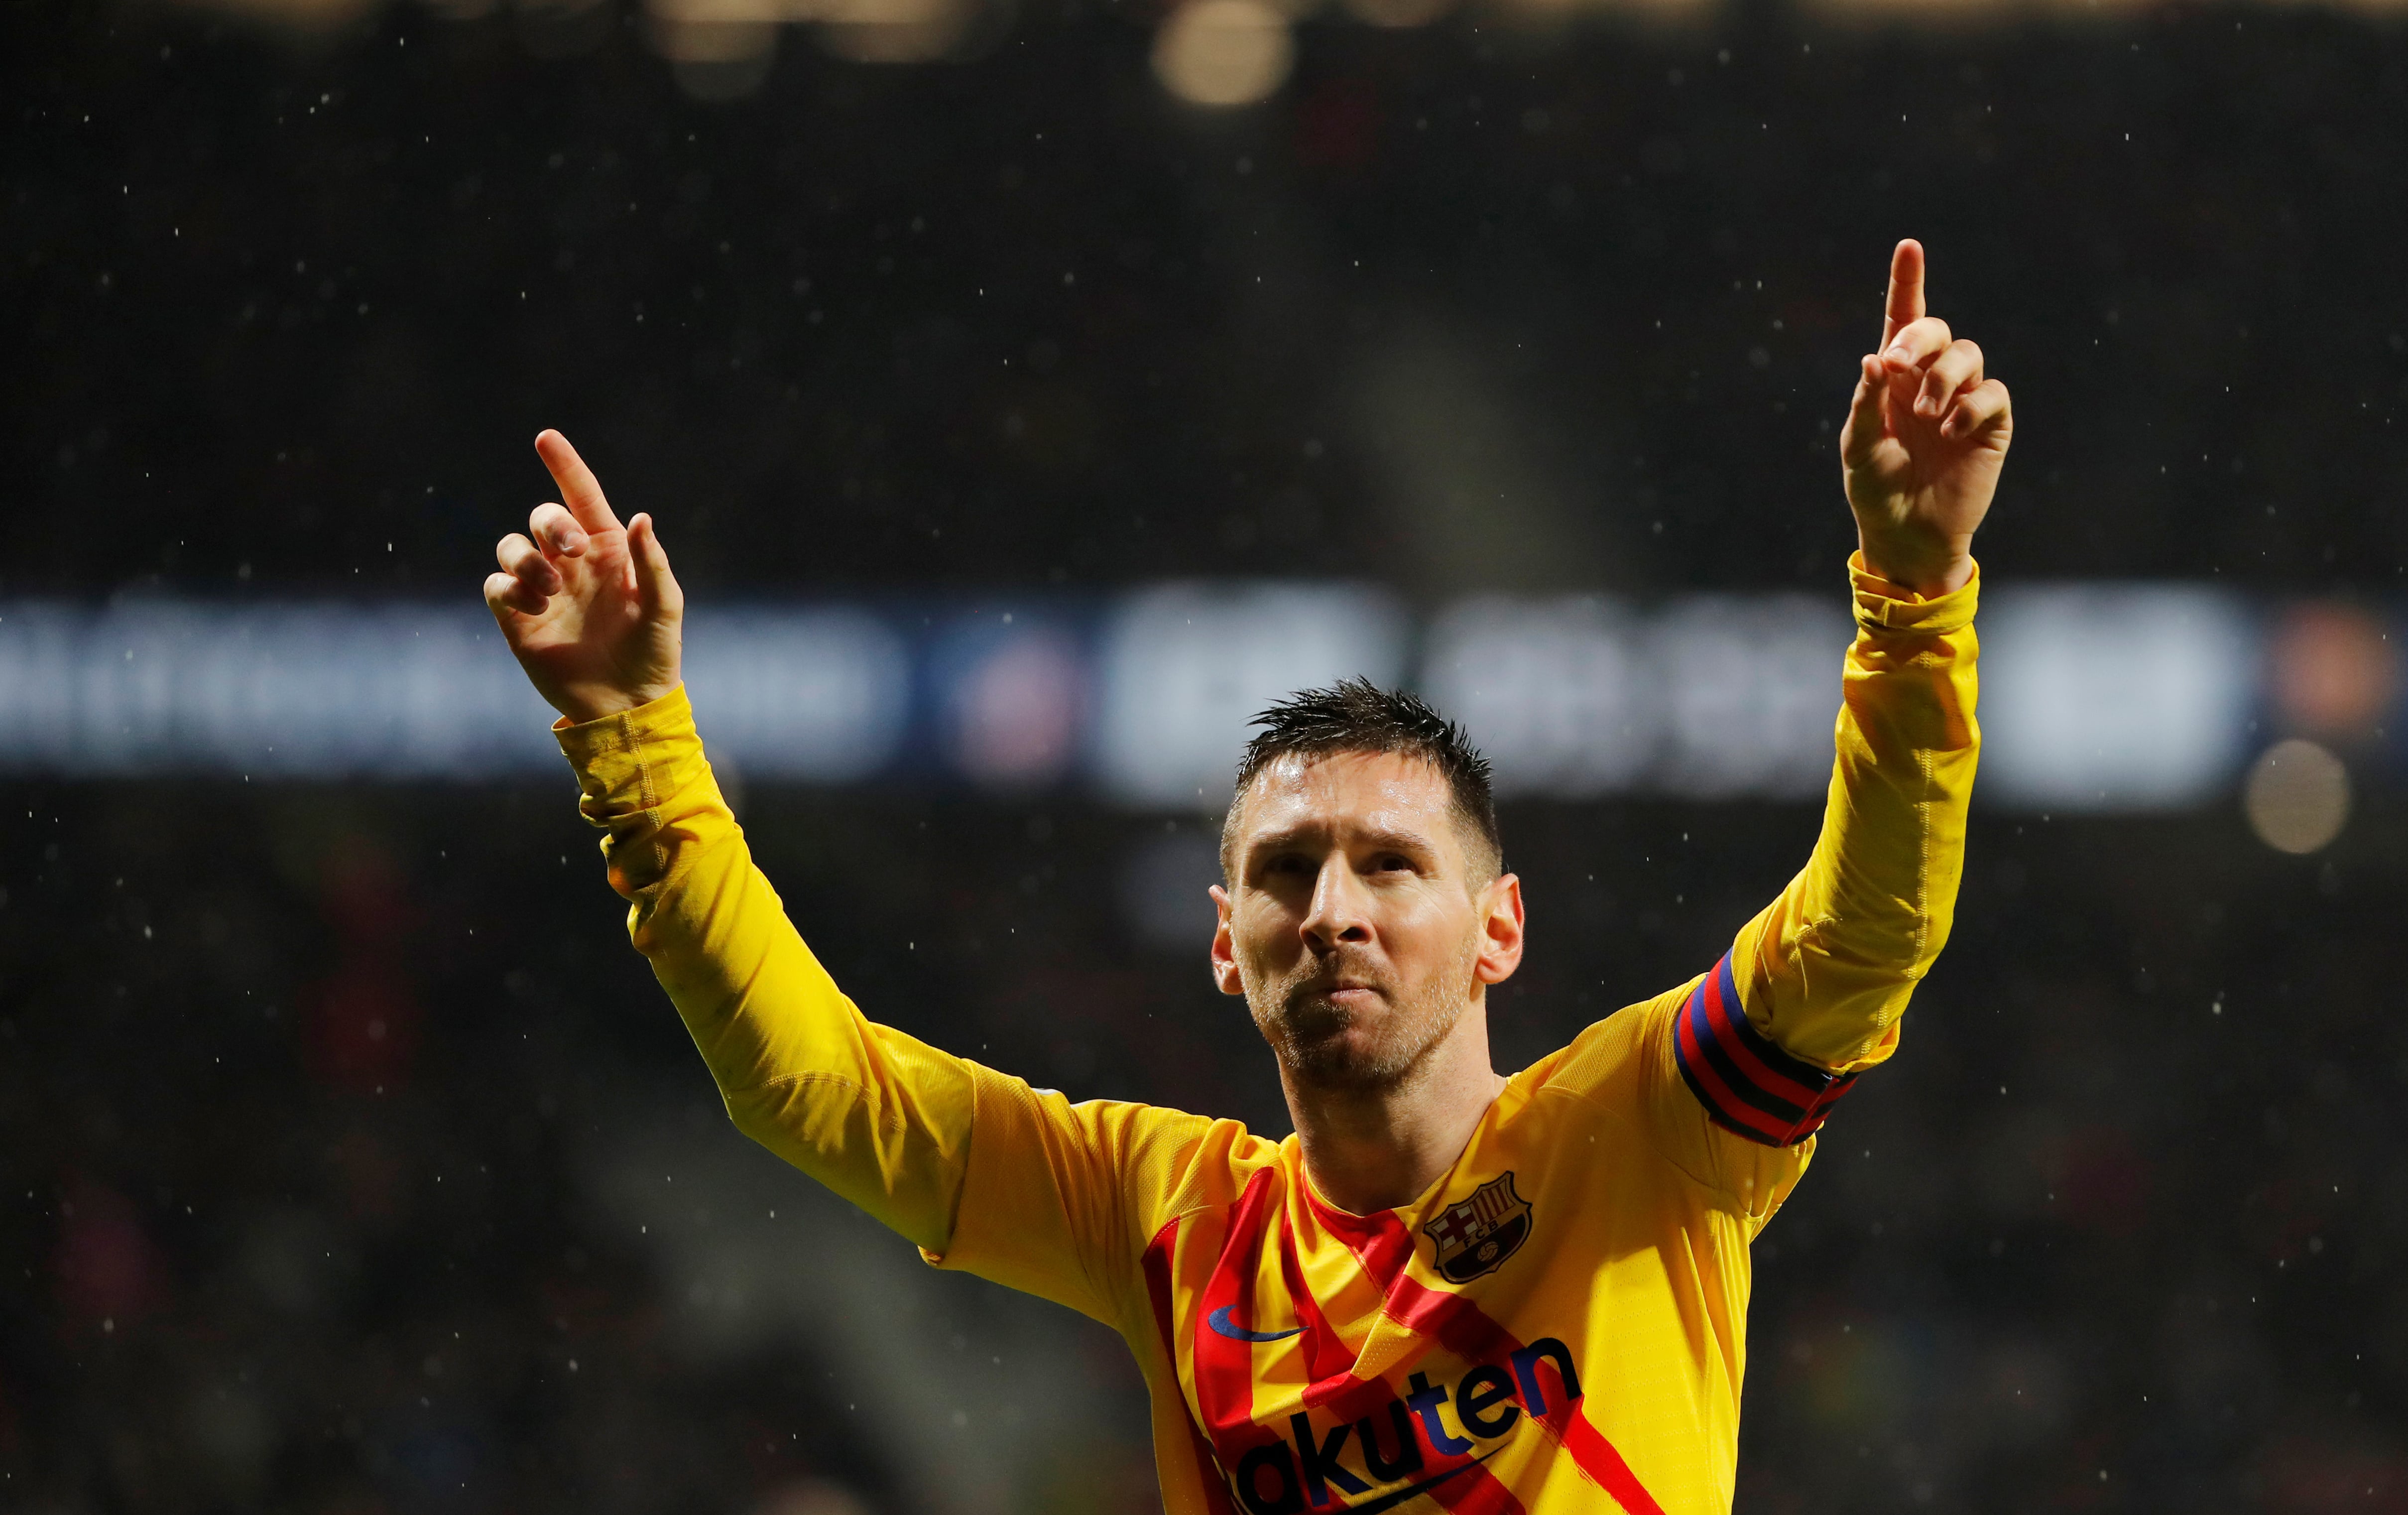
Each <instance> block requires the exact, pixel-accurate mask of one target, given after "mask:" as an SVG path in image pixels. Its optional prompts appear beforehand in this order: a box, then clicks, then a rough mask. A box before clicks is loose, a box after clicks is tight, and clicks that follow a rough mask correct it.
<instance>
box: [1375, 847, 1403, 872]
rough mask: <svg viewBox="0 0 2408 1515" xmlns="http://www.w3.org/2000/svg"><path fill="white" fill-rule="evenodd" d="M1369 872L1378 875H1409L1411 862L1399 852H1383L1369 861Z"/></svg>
mask: <svg viewBox="0 0 2408 1515" xmlns="http://www.w3.org/2000/svg"><path fill="white" fill-rule="evenodd" d="M1371 870H1372V872H1374V873H1412V871H1413V860H1412V858H1408V857H1406V856H1405V855H1404V854H1403V853H1401V852H1383V853H1382V854H1381V855H1380V856H1379V857H1377V858H1372V859H1371Z"/></svg>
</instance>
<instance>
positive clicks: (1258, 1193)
mask: <svg viewBox="0 0 2408 1515" xmlns="http://www.w3.org/2000/svg"><path fill="white" fill-rule="evenodd" d="M1853 578H1854V584H1855V602H1856V621H1857V626H1858V634H1857V636H1856V642H1855V643H1854V645H1853V646H1852V647H1851V648H1850V650H1849V653H1848V656H1847V663H1846V668H1845V672H1844V676H1843V681H1842V709H1841V713H1840V716H1839V722H1838V733H1837V741H1838V761H1837V764H1836V767H1835V770H1834V772H1833V775H1832V779H1831V786H1830V793H1829V801H1828V808H1827V810H1826V812H1825V817H1824V823H1823V830H1822V836H1821V839H1820V841H1819V842H1818V843H1817V844H1816V845H1815V848H1814V852H1813V857H1812V858H1811V859H1810V860H1809V861H1808V862H1807V865H1806V867H1805V870H1804V871H1803V872H1802V873H1799V874H1798V876H1797V877H1796V878H1795V879H1794V880H1792V881H1791V883H1790V884H1789V887H1787V888H1785V889H1784V890H1783V891H1782V893H1781V895H1780V897H1779V898H1778V899H1776V900H1775V901H1774V902H1772V903H1771V905H1770V906H1769V907H1768V908H1767V909H1766V910H1765V911H1764V912H1763V913H1762V914H1761V915H1759V916H1756V918H1755V919H1754V920H1752V921H1749V922H1748V923H1747V924H1746V925H1745V926H1744V927H1742V928H1741V930H1740V931H1739V934H1738V937H1737V938H1736V940H1735V941H1734V942H1733V943H1732V945H1731V948H1730V951H1729V952H1728V953H1727V955H1726V956H1725V957H1724V958H1723V959H1722V960H1721V961H1720V962H1719V963H1717V964H1716V965H1715V966H1714V967H1713V969H1712V970H1711V971H1710V972H1708V973H1706V974H1702V975H1700V976H1699V977H1698V978H1697V979H1694V980H1692V981H1691V982H1690V983H1688V984H1685V985H1684V986H1682V987H1681V988H1676V989H1672V990H1670V991H1669V992H1667V993H1664V994H1661V995H1658V996H1657V997H1656V998H1655V999H1653V1000H1649V1001H1646V1002H1644V1003H1640V1004H1635V1005H1632V1006H1630V1007H1629V1008H1627V1009H1626V1010H1623V1011H1622V1012H1620V1013H1619V1014H1616V1015H1613V1016H1611V1017H1607V1018H1606V1019H1604V1020H1601V1021H1598V1023H1597V1024H1595V1025H1593V1026H1591V1027H1589V1028H1588V1029H1587V1030H1586V1031H1584V1032H1582V1033H1581V1034H1580V1036H1579V1037H1578V1038H1576V1039H1575V1040H1574V1041H1573V1042H1572V1044H1571V1045H1570V1046H1567V1047H1565V1048H1564V1049H1563V1050H1561V1051H1559V1052H1557V1053H1555V1054H1554V1055H1553V1056H1551V1057H1548V1058H1545V1059H1543V1060H1541V1061H1540V1062H1538V1063H1536V1064H1534V1065H1533V1066H1531V1067H1529V1068H1527V1069H1525V1070H1523V1071H1522V1072H1521V1073H1519V1074H1517V1075H1514V1076H1513V1077H1512V1079H1511V1080H1509V1081H1508V1082H1507V1084H1506V1087H1505V1089H1504V1091H1503V1092H1502V1093H1500V1094H1498V1097H1497V1100H1496V1102H1495V1104H1492V1105H1491V1106H1490V1107H1489V1110H1488V1112H1487V1114H1486V1115H1485V1116H1484V1118H1482V1120H1481V1122H1480V1125H1479V1127H1478V1129H1477V1130H1476V1131H1474V1132H1473V1133H1472V1136H1471V1140H1470V1142H1469V1145H1467V1146H1466V1147H1464V1150H1463V1153H1462V1155H1461V1156H1460V1157H1459V1158H1457V1159H1456V1160H1455V1165H1454V1166H1453V1167H1452V1168H1450V1169H1449V1170H1448V1171H1447V1172H1446V1174H1445V1175H1444V1176H1442V1177H1441V1178H1440V1179H1439V1180H1438V1181H1437V1182H1436V1183H1434V1184H1432V1185H1431V1186H1430V1188H1429V1190H1427V1191H1426V1192H1425V1193H1424V1194H1422V1195H1421V1196H1420V1197H1419V1198H1417V1199H1415V1200H1414V1201H1413V1202H1412V1204H1410V1205H1401V1206H1399V1207H1398V1208H1396V1209H1394V1210H1383V1211H1381V1212H1379V1213H1378V1214H1375V1215H1354V1214H1350V1213H1348V1212H1346V1211H1343V1210H1340V1209H1339V1208H1337V1207H1336V1206H1334V1205H1330V1204H1329V1203H1328V1202H1326V1200H1324V1199H1322V1198H1321V1197H1320V1196H1319V1195H1318V1194H1316V1193H1315V1192H1314V1190H1313V1188H1312V1181H1311V1178H1310V1177H1309V1176H1308V1175H1307V1174H1306V1172H1305V1169H1304V1165H1303V1161H1302V1159H1301V1157H1300V1155H1299V1153H1298V1149H1297V1142H1296V1140H1295V1138H1294V1137H1290V1138H1288V1139H1287V1140H1285V1141H1283V1142H1273V1141H1269V1140H1266V1139H1265V1138H1263V1137H1260V1136H1257V1135H1254V1134H1253V1133H1249V1132H1248V1131H1247V1130H1246V1129H1245V1128H1244V1127H1243V1126H1241V1125H1240V1124H1238V1123H1237V1122H1235V1121H1232V1120H1213V1119H1210V1118H1205V1117H1203V1116H1197V1115H1187V1114H1183V1113H1181V1112H1178V1111H1174V1110H1166V1109H1159V1108H1154V1107H1152V1106H1147V1105H1141V1104H1119V1103H1114V1102H1111V1101H1104V1100H1097V1101H1090V1102H1088V1103H1086V1104H1071V1103H1070V1102H1069V1101H1068V1100H1067V1099H1065V1098H1064V1097H1063V1096H1062V1095H1060V1094H1058V1093H1055V1092H1054V1091H1051V1090H1046V1089H1031V1088H1030V1087H1029V1086H1028V1085H1027V1084H1025V1083H1024V1082H1022V1081H1021V1080H1020V1079H1017V1078H1014V1077H1011V1076H1010V1075H1005V1074H1000V1073H996V1072H994V1071H992V1070H990V1069H987V1068H984V1067H982V1066H980V1065H979V1064H977V1063H975V1062H971V1061H969V1060H966V1059H962V1058H956V1057H953V1056H950V1055H948V1054H946V1053H944V1052H940V1051H939V1050H937V1049H936V1048H934V1047H930V1046H925V1045H924V1044H923V1043H921V1042H918V1041H915V1040H914V1039H912V1038H911V1037H909V1036H906V1035H903V1034H902V1033H900V1032H895V1031H892V1030H889V1029H887V1028H885V1027H882V1026H880V1025H877V1024H875V1023H874V1022H872V1021H870V1020H868V1019H867V1018H866V1017H864V1016H863V1015H862V1014H861V1012H860V1011H859V1010H857V1009H856V1008H855V1007H854V1006H853V1003H852V1002H851V1001H850V1000H848V999H847V998H846V997H845V996H844V995H843V994H842V993H840V992H839V990H838V988H837V986H836V984H835V983H834V982H833V981H832V980H831V979H830V978H829V976H828V974H826V972H825V971H824V969H822V968H821V966H820V964H819V963H818V961H817V960H816V959H813V957H812V956H811V954H810V950H809V949H808V948H806V947H805V946H804V945H803V941H802V938H801V937H800V936H799V935H797V934H796V931H795V928H794V927H793V926H792V925H791V924H790V923H789V922H788V921H787V919H786V916H785V913H784V910H783V908H782V907H781V904H780V902H779V900H778V896H777V894H776V893H775V892H774V891H773V890H772V889H771V888H770V887H769V884H768V881H767V879H765V878H763V877H762V875H761V873H759V871H758V870H756V869H755V868H754V867H753V864H752V860H751V857H750V854H749V853H748V852H747V850H746V847H745V844H744V840H743V835H742V833H741V831H740V830H738V827H737V825H736V822H735V818H734V817H733V816H732V815H730V814H729V812H728V809H727V807H726V805H725V804H724V802H723V801H722V800H721V798H720V794H719V790H718V788H717V786H716V785H715V784H714V783H713V781H712V779H711V774H710V766H709V764H708V763H707V762H706V761H705V760H704V757H703V750H702V744H701V742H700V740H699V739H698V738H697V737H696V735H695V728H694V724H693V719H692V715H691V713H690V711H689V709H688V707H687V704H686V700H685V697H684V695H683V693H682V692H679V693H676V694H672V695H670V696H668V697H667V698H665V699H662V700H657V701H655V702H653V703H652V704H650V705H646V706H643V707H641V708H639V709H636V710H632V711H628V712H625V713H624V714H618V715H613V716H610V717H608V718H606V719H603V720H599V721H595V722H591V723H587V724H584V725H578V726H564V727H562V728H560V729H559V732H558V734H559V739H560V743H561V746H562V747H563V749H564V750H565V751H566V753H567V755H568V757H569V760H570V762H571V764H572V765H573V766H574V767H575V769H576V771H577V774H578V777H579V781H580V783H581V786H582V789H583V793H584V800H583V801H582V806H581V808H582V809H583V811H584V813H585V815H587V816H588V817H589V818H591V819H592V820H593V821H594V822H595V824H597V825H599V826H601V827H604V828H606V829H607V830H608V831H609V837H608V838H607V839H606V840H605V841H604V843H603V851H604V854H605V856H606V857H607V858H608V859H609V870H610V881H611V884H612V886H613V887H615V888H616V889H617V890H618V891H619V892H620V893H621V894H623V895H624V896H625V897H626V898H628V899H629V900H631V901H632V902H634V908H633V910H632V911H631V913H630V922H629V929H630V931H631V932H632V933H633V935H634V938H635V942H636V945H637V946H638V948H639V949H641V951H642V952H643V953H644V955H645V956H646V957H647V958H649V959H651V960H652V967H653V971H654V972H655V973H656V974H658V975H659V978H660V981H661V983H662V985H663V986H664V987H665V988H667V990H668V992H669V997H670V998H671V999H672V1000H673V1001H675V1002H676V1004H677V1007H678V1009H679V1011H680V1013H681V1015H682V1016H683V1017H684V1018H685V1022H686V1025H687V1027H688V1029H689V1030H690V1031H691V1032H693V1035H694V1039H695V1045H696V1046H699V1047H700V1048H701V1050H702V1055H703V1058H704V1060H706V1061H707V1062H708V1063H709V1064H710V1071H711V1074H712V1075H713V1076H714V1077H716V1078H717V1080H718V1082H719V1086H720V1089H722V1090H723V1091H724V1095H725V1097H726V1102H727V1107H728V1110H729V1113H730V1114H731V1115H732V1116H733V1117H734V1118H735V1120H736V1123H737V1124H738V1126H739V1127H740V1128H742V1129H743V1130H744V1131H745V1132H747V1133H750V1134H751V1135H753V1137H754V1138H756V1139H757V1140H759V1141H760V1142H762V1143H763V1144H764V1145H766V1146H767V1147H769V1148H770V1149H772V1150H773V1151H775V1152H777V1153H779V1154H780V1155H781V1156H782V1157H784V1158H786V1159H787V1160H788V1161H792V1162H793V1163H794V1164H795V1165H796V1166H797V1167H799V1168H801V1169H802V1170H803V1171H804V1172H806V1173H808V1174H810V1176H813V1177H815V1178H817V1179H818V1180H819V1181H820V1182H822V1183H824V1184H825V1185H827V1186H828V1187H829V1188H830V1189H832V1190H836V1192H838V1193H839V1194H841V1195H843V1196H844V1197H845V1198H846V1199H848V1200H851V1201H852V1202H853V1203H854V1204H855V1205H860V1206H861V1207H862V1208H863V1209H865V1210H867V1211H868V1212H869V1213H870V1214H871V1215H873V1216H875V1217H877V1218H878V1219H880V1220H882V1221H883V1222H885V1223H886V1224H887V1225H889V1226H892V1227H893V1228H894V1229H895V1230H896V1231H897V1232H900V1233H901V1234H903V1235H904V1236H906V1237H908V1238H910V1240H911V1241H913V1242H915V1243H917V1244H918V1245H919V1247H920V1248H921V1250H922V1253H923V1255H924V1256H925V1258H926V1259H927V1260H928V1261H929V1262H933V1263H935V1264H937V1265H938V1266H940V1267H948V1268H964V1269H968V1270H969V1271H970V1272H973V1273H976V1274H980V1275H982V1276H983V1277H988V1278H991V1279H994V1280H996V1282H998V1283H1003V1284H1008V1285H1010V1286H1011V1287H1012V1288H1015V1289H1022V1290H1026V1291H1029V1292H1031V1293H1035V1294H1039V1295H1042V1296H1044V1297H1045V1298H1048V1299H1052V1300H1056V1301H1059V1302H1060V1303H1062V1304H1064V1305H1068V1306H1070V1307H1071V1308H1073V1309H1076V1310H1079V1311H1081V1312H1082V1313H1084V1314H1086V1315H1089V1316H1092V1317H1094V1318H1095V1319H1097V1320H1102V1321H1105V1322H1107V1323H1108V1324H1110V1325H1111V1326H1112V1327H1114V1328H1115V1329H1116V1330H1118V1331H1119V1332H1120V1333H1121V1335H1123V1336H1124V1337H1125V1339H1126V1340H1127V1342H1128V1345H1129V1349H1130V1350H1131V1351H1133V1352H1134V1353H1135V1354H1136V1355H1137V1360H1138V1362H1139V1363H1140V1366H1141V1367H1142V1369H1143V1371H1144V1375H1145V1379H1146V1382H1147V1385H1148V1386H1149V1388H1150V1390H1151V1391H1152V1394H1153V1406H1154V1455H1155V1461H1156V1464H1157V1467H1158V1470H1159V1473H1160V1477H1161V1481H1162V1495H1163V1502H1164V1505H1165V1508H1167V1510H1168V1511H1169V1512H1170V1515H1200V1512H1230V1515H1235V1512H1238V1511H1248V1512H1252V1515H1279V1512H1302V1511H1307V1510H1319V1509H1349V1510H1355V1511H1358V1512H1360V1511H1372V1510H1407V1511H1410V1510H1422V1509H1431V1508H1444V1509H1450V1510H1459V1511H1479V1512H1484V1515H1485V1512H1503V1511H1514V1510H1540V1511H1571V1510H1611V1509H1614V1508H1621V1509H1623V1510H1626V1511H1630V1512H1632V1515H1641V1512H1654V1511H1658V1510H1667V1511H1681V1512H1692V1511H1695V1512H1703V1511H1725V1510H1727V1509H1728V1508H1729V1507H1730V1502H1731V1488H1732V1480H1733V1474H1734V1468H1735V1465H1736V1463H1737V1456H1738V1451H1737V1442H1738V1430H1739V1407H1740V1383H1741V1377H1742V1371H1743V1369H1744V1365H1745V1362H1746V1332H1745V1321H1746V1314H1747V1299H1748V1290H1749V1279H1750V1275H1749V1259H1748V1247H1749V1244H1750V1243H1751V1242H1752V1241H1753V1240H1754V1239H1755V1237H1756V1233H1757V1232H1758V1231H1759V1230H1761V1229H1762V1227H1763V1226H1764V1224H1765V1222H1766V1221H1767V1220H1768V1219H1770V1217H1771V1216H1772V1213H1773V1211H1774V1210H1775V1209H1776V1208H1778V1207H1779V1205H1781V1203H1782V1202H1783V1200H1784V1199H1785V1198H1786V1196H1787V1195H1788V1193H1789V1191H1790V1189H1791V1187H1792V1186H1793V1185H1794V1184H1795V1183H1796V1182H1797V1180H1798V1178H1799V1175H1800V1174H1802V1173H1803V1172H1804V1171H1805V1168H1806V1164H1807V1162H1808V1161H1809V1159H1810V1158H1811V1157H1812V1155H1813V1148H1814V1137H1813V1133H1814V1132H1815V1130H1816V1129H1817V1128H1818V1127H1820V1126H1821V1125H1822V1123H1823V1120H1824V1118H1825V1115H1826V1113H1827V1112H1828V1110H1829V1108H1830V1106H1831V1104H1832V1103H1833V1102H1834V1101H1835V1100H1837V1099H1838V1098H1839V1097H1840V1096H1841V1095H1842V1094H1843V1093H1845V1092H1846V1090H1847V1089H1848V1087H1849V1085H1850V1083H1851V1082H1852V1081H1853V1080H1854V1078H1855V1076H1856V1074H1857V1073H1858V1072H1859V1071H1860V1070H1862V1069H1864V1068H1866V1067H1869V1066H1871V1064H1874V1063H1877V1062H1880V1061H1882V1060H1884V1059H1885V1058H1887V1057H1888V1056H1889V1055H1890V1052H1891V1050H1892V1049H1893V1048H1894V1046H1896V1043H1897V1035H1898V1021H1899V1015H1900V1013H1901V1012H1902V1011H1903V1010H1904V1008H1905V1006H1906V1002H1907V998H1908V996H1909V994H1910V993H1911V992H1912V991H1913V988H1914V984H1915V982H1916V980H1917V979H1918V978H1919V977H1920V976H1921V975H1922V974H1923V973H1924V971H1925V970H1926V969H1927V968H1928V966H1929V965H1930V963H1931V961H1932V959H1933V958H1934V957H1935V956H1936V955H1937V954H1938V952H1939V950H1940V947H1941V945H1942V942H1943V941H1944V939H1945V938H1946V936H1947V934H1948V927H1949V921H1950V917H1951V914H1952V912H1953V910H1954V907H1955V901H1956V892H1957V874H1958V871H1959V865H1960V860H1961V858H1962V852H1963V843H1964V829H1965V808H1966V800H1967V796H1968V793H1969V791H1970V789H1971V784H1972V777H1973V766H1974V757H1975V752H1976V749H1977V746H1978V742H1979V737H1978V733H1977V730H1976V729H1975V725H1974V719H1973V704H1974V688H1975V684H1974V656H1975V642H1974V635H1973V631H1972V625H1971V623H1972V617H1973V607H1974V599H1975V595H1976V587H1975V586H1974V585H1972V584H1968V585H1967V586H1966V587H1965V588H1963V589H1960V590H1957V592H1955V593H1953V594H1949V595H1944V596H1941V597H1937V598H1933V599H1921V598H1918V597H1915V596H1913V595H1910V594H1907V593H1905V592H1903V591H1901V590H1899V589H1898V588H1896V587H1895V586H1893V585H1889V584H1885V583H1884V582H1883V581H1881V580H1878V579H1876V578H1874V577H1872V576H1871V575H1870V574H1868V573H1866V572H1864V571H1863V570H1861V568H1860V567H1858V568H1856V569H1855V570H1854V572H1853Z"/></svg>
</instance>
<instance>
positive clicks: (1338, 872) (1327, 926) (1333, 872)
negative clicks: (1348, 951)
mask: <svg viewBox="0 0 2408 1515" xmlns="http://www.w3.org/2000/svg"><path fill="white" fill-rule="evenodd" d="M1365 905H1366V901H1365V900H1364V897H1363V883H1362V880H1360V879H1358V878H1356V877H1355V870H1354V868H1353V867H1352V866H1351V865H1349V863H1348V862H1347V860H1346V858H1345V855H1344V854H1342V853H1331V854H1330V855H1329V856H1328V857H1327V858H1323V859H1322V863H1321V873H1319V875H1318V876H1316V877H1315V878H1314V879H1313V881H1312V909H1311V910H1310V911H1308V912H1306V914H1305V917H1304V936H1305V940H1306V941H1308V942H1311V943H1312V945H1314V946H1316V947H1320V948H1322V949H1323V950H1325V951H1326V950H1327V949H1328V948H1330V947H1334V946H1336V945H1338V944H1339V943H1340V942H1368V941H1369V940H1370V939H1371V919H1370V913H1369V911H1368V910H1367V909H1366V908H1365Z"/></svg>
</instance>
